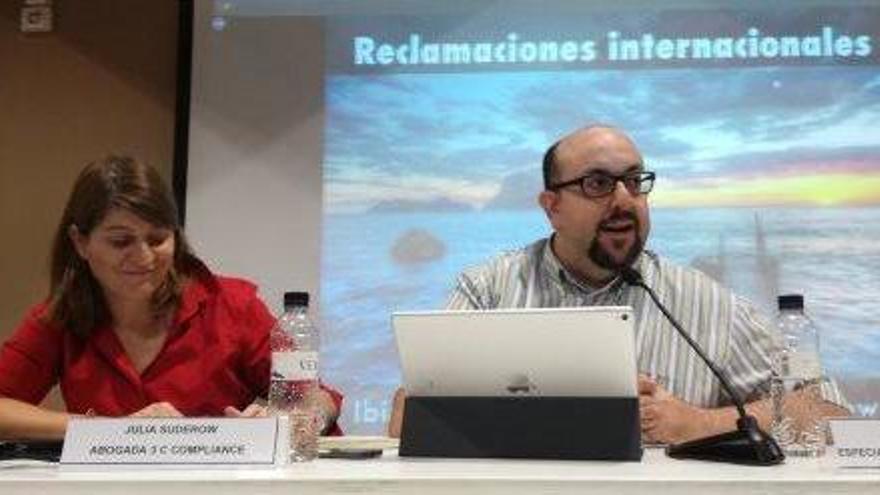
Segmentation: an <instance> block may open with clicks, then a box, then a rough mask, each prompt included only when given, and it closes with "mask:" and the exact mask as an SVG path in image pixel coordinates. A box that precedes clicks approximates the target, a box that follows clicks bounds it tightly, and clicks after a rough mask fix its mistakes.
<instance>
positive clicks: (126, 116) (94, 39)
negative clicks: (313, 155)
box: [0, 0, 178, 340]
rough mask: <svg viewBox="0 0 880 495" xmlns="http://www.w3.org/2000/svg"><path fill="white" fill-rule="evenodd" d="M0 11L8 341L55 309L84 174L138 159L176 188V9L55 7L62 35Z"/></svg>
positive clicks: (0, 269) (0, 273) (170, 0)
mask: <svg viewBox="0 0 880 495" xmlns="http://www.w3.org/2000/svg"><path fill="white" fill-rule="evenodd" d="M21 3H22V2H19V1H13V0H0V109H2V113H0V232H2V234H0V235H2V238H3V241H2V248H0V250H2V251H0V253H2V255H0V340H3V339H5V338H6V337H7V336H8V335H9V334H10V333H11V332H12V330H13V329H14V327H15V325H16V323H17V322H18V320H19V319H20V318H21V316H22V313H23V312H24V311H25V309H26V308H27V307H28V306H30V305H31V304H33V303H34V302H36V301H37V300H38V299H40V298H43V297H45V295H46V290H47V286H48V268H47V265H48V253H49V244H50V242H51V238H52V235H53V232H54V229H55V227H56V222H57V221H58V218H59V216H60V214H61V210H62V208H63V205H64V202H65V201H66V199H67V198H66V196H67V194H68V191H69V188H70V186H71V185H72V183H73V180H74V178H75V177H76V174H77V172H78V171H79V170H80V169H81V168H82V166H83V165H84V164H85V163H86V162H88V161H91V160H94V159H96V158H100V157H101V156H103V155H106V154H107V153H110V152H115V153H122V152H124V153H132V154H135V155H137V156H139V157H141V158H143V159H144V160H146V161H148V162H150V163H152V164H154V165H155V166H156V167H157V168H159V169H160V170H161V171H162V173H163V174H164V175H165V176H166V178H167V179H168V180H169V183H170V178H171V170H172V165H171V164H172V157H173V144H174V142H173V138H174V105H175V93H176V77H177V73H176V60H177V56H176V51H177V12H178V2H177V1H176V0H123V1H118V0H55V2H54V8H55V31H54V32H52V33H41V34H25V33H21V32H20V31H19V28H18V23H19V21H18V19H19V7H20V4H21Z"/></svg>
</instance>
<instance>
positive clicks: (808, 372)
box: [788, 352, 822, 380]
mask: <svg viewBox="0 0 880 495" xmlns="http://www.w3.org/2000/svg"><path fill="white" fill-rule="evenodd" d="M788 369H789V374H790V376H791V377H792V378H799V379H801V380H812V379H814V378H819V377H820V376H822V364H821V363H820V362H819V356H817V355H816V354H815V353H812V352H793V353H791V354H790V355H789V356H788Z"/></svg>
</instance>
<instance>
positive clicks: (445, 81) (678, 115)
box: [325, 66, 880, 212]
mask: <svg viewBox="0 0 880 495" xmlns="http://www.w3.org/2000/svg"><path fill="white" fill-rule="evenodd" d="M330 79H331V80H330V84H329V85H328V88H329V89H328V94H327V99H328V101H327V109H328V115H327V119H328V122H327V130H328V135H327V143H328V153H327V157H326V158H327V160H326V163H325V173H326V176H325V180H326V184H327V190H326V191H325V205H326V207H327V210H328V212H358V211H365V210H368V209H369V208H370V207H372V206H374V205H375V204H377V203H379V202H382V201H387V200H389V199H400V200H416V201H419V200H429V199H435V198H446V199H450V200H453V201H457V202H462V203H466V204H469V205H472V206H475V207H483V206H486V205H487V204H490V203H491V202H492V201H493V200H497V199H499V198H498V196H499V194H507V195H516V194H517V193H520V196H521V197H519V198H515V197H509V198H506V199H507V202H506V203H505V204H506V205H508V206H509V205H514V206H515V205H517V204H518V202H521V206H523V207H532V205H534V202H533V201H534V200H533V198H534V192H536V191H537V188H538V187H539V182H538V181H539V174H538V173H536V166H537V165H536V164H539V163H540V158H541V154H542V153H543V151H544V149H545V148H546V147H547V145H548V144H550V143H551V142H552V141H554V140H555V139H557V138H558V137H559V136H561V135H562V134H564V133H566V132H568V131H570V130H572V129H574V128H577V127H578V126H580V125H583V124H584V123H587V122H592V121H601V122H607V123H611V124H615V125H618V126H620V127H622V128H624V129H626V130H627V131H628V132H630V133H631V134H632V136H633V137H634V139H635V140H636V142H637V144H638V145H639V147H640V149H641V150H642V152H643V154H644V155H645V157H646V160H647V161H648V167H649V168H651V169H655V170H657V171H658V172H659V175H660V177H661V180H662V181H663V182H664V185H663V187H662V188H658V190H657V192H656V194H655V195H654V196H653V198H652V200H653V202H654V205H655V206H769V205H820V206H826V205H866V204H876V203H878V202H880V160H878V157H880V125H878V124H880V72H878V70H877V68H876V67H870V66H869V67H858V68H842V67H788V68H741V69H713V70H705V69H703V70H696V69H664V70H638V71H636V70H629V71H627V70H602V71H594V72H507V73H504V72H494V73H454V74H397V75H382V76H371V77H352V76H338V75H337V76H330ZM505 181H507V183H508V185H509V186H510V187H509V190H507V191H502V189H504V184H505ZM520 186H522V187H520Z"/></svg>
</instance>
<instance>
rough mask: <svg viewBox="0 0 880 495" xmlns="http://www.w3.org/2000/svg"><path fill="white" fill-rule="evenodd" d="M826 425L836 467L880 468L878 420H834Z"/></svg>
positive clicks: (879, 423) (879, 420) (879, 427)
mask: <svg viewBox="0 0 880 495" xmlns="http://www.w3.org/2000/svg"><path fill="white" fill-rule="evenodd" d="M828 423H829V425H830V426H831V435H832V437H833V438H834V446H833V447H832V448H833V449H834V450H833V459H834V464H835V465H836V466H837V467H847V468H849V467H854V468H855V467H859V468H862V467H872V468H876V467H880V419H870V418H835V419H831V420H829V421H828Z"/></svg>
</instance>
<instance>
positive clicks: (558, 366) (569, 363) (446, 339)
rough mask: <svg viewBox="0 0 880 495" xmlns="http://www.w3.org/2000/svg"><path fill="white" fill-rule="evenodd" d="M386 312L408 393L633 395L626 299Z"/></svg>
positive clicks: (632, 343) (631, 340) (633, 366)
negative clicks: (587, 304) (601, 303)
mask: <svg viewBox="0 0 880 495" xmlns="http://www.w3.org/2000/svg"><path fill="white" fill-rule="evenodd" d="M391 318H392V326H393V327H394V332H395V335H396V338H397V350H398V354H399V356H400V364H401V372H402V374H403V386H404V388H405V389H406V390H407V393H408V395H410V396H422V397H425V396H453V397H504V396H536V397H637V389H636V361H635V337H634V330H633V323H634V320H633V314H632V308H630V307H628V306H625V307H624V306H604V307H579V308H527V309H500V310H489V311H425V312H397V313H394V314H393V315H392V317H391Z"/></svg>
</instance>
